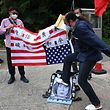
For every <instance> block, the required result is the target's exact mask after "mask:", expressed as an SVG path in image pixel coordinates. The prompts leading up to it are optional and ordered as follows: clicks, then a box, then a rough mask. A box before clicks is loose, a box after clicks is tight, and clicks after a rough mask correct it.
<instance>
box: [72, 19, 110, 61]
mask: <svg viewBox="0 0 110 110" xmlns="http://www.w3.org/2000/svg"><path fill="white" fill-rule="evenodd" d="M73 35H74V36H75V37H76V38H77V44H78V48H79V54H78V56H77V59H78V60H79V61H81V62H84V61H99V60H102V58H103V57H102V55H101V52H103V53H105V54H106V55H107V56H109V57H110V47H109V46H108V45H107V44H106V43H105V42H104V41H102V40H101V39H100V38H99V37H98V36H97V35H96V34H95V32H94V31H93V29H92V27H91V25H90V24H89V23H88V22H86V21H85V20H77V21H76V25H75V28H74V31H73Z"/></svg>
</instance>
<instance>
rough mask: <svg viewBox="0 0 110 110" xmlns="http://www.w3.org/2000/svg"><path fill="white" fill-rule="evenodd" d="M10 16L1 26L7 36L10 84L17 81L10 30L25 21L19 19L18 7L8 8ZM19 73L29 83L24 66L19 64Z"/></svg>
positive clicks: (0, 32) (2, 31)
mask: <svg viewBox="0 0 110 110" xmlns="http://www.w3.org/2000/svg"><path fill="white" fill-rule="evenodd" d="M8 13H9V18H4V19H3V20H2V22H1V27H0V34H5V38H6V42H5V45H6V52H7V63H8V70H9V73H10V79H9V81H8V84H12V83H13V82H14V81H15V66H12V62H11V49H10V48H11V36H10V30H11V29H12V28H13V26H14V25H17V26H21V27H24V24H23V22H22V21H21V20H20V19H18V18H17V17H18V10H17V9H16V8H13V7H11V8H9V10H8ZM18 70H19V73H20V75H21V80H22V81H23V82H25V83H28V82H29V80H28V79H27V78H26V77H25V71H24V66H18Z"/></svg>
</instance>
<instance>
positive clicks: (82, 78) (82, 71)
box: [62, 53, 100, 106]
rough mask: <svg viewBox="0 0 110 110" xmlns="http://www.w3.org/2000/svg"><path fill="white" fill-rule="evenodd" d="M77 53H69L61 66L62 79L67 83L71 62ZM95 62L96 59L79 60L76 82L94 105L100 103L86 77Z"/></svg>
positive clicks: (74, 59)
mask: <svg viewBox="0 0 110 110" xmlns="http://www.w3.org/2000/svg"><path fill="white" fill-rule="evenodd" d="M76 57H77V53H74V54H70V55H68V56H67V57H66V58H65V59H64V66H63V72H64V73H63V75H62V79H63V81H64V82H65V83H68V84H69V80H70V76H71V72H70V71H71V64H72V62H73V61H76ZM95 64H96V61H86V62H79V76H78V83H79V85H80V86H81V88H82V89H83V91H84V92H85V94H86V95H87V96H88V98H89V99H90V101H91V103H92V104H93V105H95V106H97V105H99V104H100V100H99V99H98V97H97V96H96V94H95V92H94V90H93V88H92V86H91V85H90V84H89V82H88V80H87V78H88V76H89V73H90V71H91V70H92V68H93V67H94V65H95Z"/></svg>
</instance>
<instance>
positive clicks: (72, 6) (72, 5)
mask: <svg viewBox="0 0 110 110" xmlns="http://www.w3.org/2000/svg"><path fill="white" fill-rule="evenodd" d="M72 10H74V0H73V1H72V4H71V11H72Z"/></svg>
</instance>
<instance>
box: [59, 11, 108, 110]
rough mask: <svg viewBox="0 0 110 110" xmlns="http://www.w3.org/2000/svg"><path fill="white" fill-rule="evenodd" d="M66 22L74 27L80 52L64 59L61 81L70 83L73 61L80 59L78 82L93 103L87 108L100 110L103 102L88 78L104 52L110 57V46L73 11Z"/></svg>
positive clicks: (66, 83) (67, 16) (87, 109)
mask: <svg viewBox="0 0 110 110" xmlns="http://www.w3.org/2000/svg"><path fill="white" fill-rule="evenodd" d="M65 24H66V25H67V26H70V27H71V28H72V29H73V32H72V33H73V35H74V36H75V37H76V38H77V43H78V47H79V54H78V55H76V53H73V54H70V55H68V56H66V57H65V59H64V66H63V73H64V74H63V76H62V79H61V80H59V81H58V82H59V83H63V84H65V85H68V84H69V79H70V75H71V74H70V69H71V64H72V62H73V61H79V77H78V82H79V85H80V86H81V88H82V89H83V91H84V92H85V94H86V95H87V96H88V98H89V99H90V101H91V103H92V104H90V105H88V106H87V107H86V108H85V109H86V110H93V109H94V110H100V109H101V108H102V105H101V102H100V100H99V98H98V97H97V95H96V93H95V92H94V90H93V88H92V86H91V85H90V84H89V82H88V80H87V78H88V75H89V73H90V71H91V69H92V68H93V67H94V65H95V64H96V62H97V61H99V60H102V58H103V57H102V54H101V52H103V53H104V54H106V55H107V56H109V57H110V47H109V46H108V45H107V44H106V43H105V42H103V41H102V40H101V39H100V38H99V37H98V36H97V35H96V34H95V32H94V31H93V29H92V28H91V26H90V25H89V24H88V23H87V22H86V21H85V20H79V19H77V17H76V15H75V14H74V13H73V12H69V13H68V14H66V16H65Z"/></svg>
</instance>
